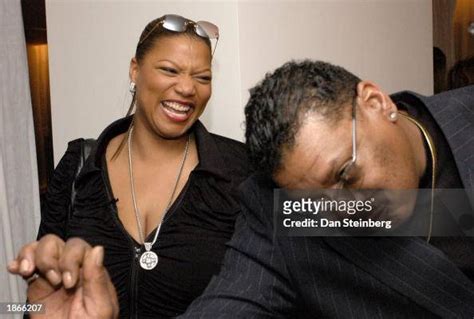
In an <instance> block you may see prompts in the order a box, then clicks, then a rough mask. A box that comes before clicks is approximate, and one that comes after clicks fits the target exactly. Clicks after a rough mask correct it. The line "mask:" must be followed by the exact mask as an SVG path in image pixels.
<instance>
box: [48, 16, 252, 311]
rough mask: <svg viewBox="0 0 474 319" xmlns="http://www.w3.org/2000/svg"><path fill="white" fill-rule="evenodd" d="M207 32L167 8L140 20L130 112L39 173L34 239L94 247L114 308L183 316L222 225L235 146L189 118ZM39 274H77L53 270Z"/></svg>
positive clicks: (202, 87)
mask: <svg viewBox="0 0 474 319" xmlns="http://www.w3.org/2000/svg"><path fill="white" fill-rule="evenodd" d="M217 35H218V33H217V27H216V26H214V25H212V24H211V23H208V22H197V23H195V22H193V21H191V20H188V19H185V18H183V17H180V16H176V15H165V16H163V17H161V18H159V19H156V20H154V21H152V22H150V23H149V24H148V25H147V26H146V28H145V29H144V31H143V32H142V34H141V36H140V40H139V42H138V45H137V50H136V54H135V57H133V58H132V60H131V62H130V72H129V75H130V80H131V86H130V91H131V93H132V95H133V101H132V106H131V108H133V105H136V111H135V113H134V114H133V115H132V116H128V117H126V118H123V119H120V120H118V121H116V122H114V123H112V124H111V125H110V126H109V127H107V128H106V129H105V130H104V131H103V132H102V134H101V135H100V137H99V138H98V140H97V143H96V144H95V145H94V146H93V148H92V151H91V154H90V156H89V157H88V159H87V160H86V162H85V163H84V166H83V167H82V169H81V170H80V173H79V174H78V176H77V178H75V175H76V174H77V170H78V165H79V164H78V163H79V162H80V157H81V145H82V140H76V141H73V142H71V143H69V147H68V150H67V151H66V154H65V155H64V156H63V158H62V159H61V161H60V163H59V164H58V167H57V168H56V170H55V172H54V176H53V178H52V180H51V182H50V187H49V190H48V194H47V196H46V201H45V205H44V207H43V209H42V220H41V226H40V230H39V237H41V236H43V235H45V234H47V233H54V234H57V235H58V236H60V237H61V238H63V239H67V238H70V237H81V238H83V239H85V240H86V241H87V242H89V243H90V244H91V245H101V246H103V247H104V248H105V260H104V265H105V266H106V268H107V270H108V272H109V274H110V276H111V278H112V281H113V283H114V286H115V288H116V290H117V293H118V298H119V303H120V317H133V318H135V317H139V318H146V317H153V318H157V317H171V316H176V315H178V314H180V313H183V312H184V311H185V310H186V308H187V306H188V305H189V304H190V303H191V301H192V300H193V299H194V298H196V297H197V296H198V295H200V294H201V293H202V291H203V290H204V288H205V287H206V285H207V284H208V282H209V280H210V279H211V277H212V276H213V275H214V274H216V273H217V272H218V271H219V269H220V266H221V261H222V258H223V256H224V252H225V243H226V242H227V241H228V240H229V239H230V237H231V235H232V233H233V228H234V221H235V218H236V216H237V214H238V213H239V209H240V208H239V206H238V203H237V200H236V196H237V191H236V188H237V186H238V185H239V184H240V182H241V181H243V179H244V178H245V177H246V176H247V175H248V174H249V166H248V163H247V156H246V150H245V148H244V146H243V144H241V143H240V142H236V141H233V140H230V139H227V138H225V137H221V136H217V135H214V134H210V133H208V132H207V131H206V129H205V128H204V126H203V125H202V124H201V123H200V122H199V120H198V119H199V116H200V115H201V114H202V112H203V111H204V109H205V107H206V104H207V102H208V100H209V98H210V96H211V83H212V71H211V62H212V52H211V43H210V38H216V37H217ZM131 111H132V110H130V111H129V114H130V113H131ZM73 181H74V190H75V196H74V199H73V204H72V209H71V214H70V216H69V217H68V214H67V211H68V206H69V205H70V203H71V188H72V183H73ZM47 277H48V279H49V280H50V281H51V282H57V283H58V284H59V283H60V282H61V281H62V282H63V284H64V286H66V287H68V286H72V285H73V284H74V283H75V282H76V281H77V278H73V277H72V276H71V274H63V275H62V277H61V275H60V274H59V273H58V272H55V271H54V270H52V271H50V272H48V273H47Z"/></svg>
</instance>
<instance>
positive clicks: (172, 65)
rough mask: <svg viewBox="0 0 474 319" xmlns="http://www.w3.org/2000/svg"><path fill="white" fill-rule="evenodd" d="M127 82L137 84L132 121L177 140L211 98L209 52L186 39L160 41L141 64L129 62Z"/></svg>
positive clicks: (192, 39) (201, 43) (178, 36)
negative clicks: (141, 122) (135, 110)
mask: <svg viewBox="0 0 474 319" xmlns="http://www.w3.org/2000/svg"><path fill="white" fill-rule="evenodd" d="M130 78H131V80H132V81H133V82H135V83H136V103H137V112H136V116H137V117H138V118H136V119H135V120H140V121H143V123H144V124H145V126H148V127H149V128H151V129H152V130H153V131H154V132H155V133H156V134H158V135H159V136H161V137H163V138H166V139H174V138H179V137H180V136H182V135H184V134H185V133H186V132H187V131H188V129H189V128H190V127H191V126H192V125H193V124H194V123H195V122H196V120H197V119H198V118H199V116H200V115H201V114H202V112H203V111H204V109H205V108H206V104H207V102H208V101H209V98H210V97H211V92H212V73H211V51H210V48H209V46H208V45H207V44H206V43H205V42H204V41H202V40H200V39H198V38H194V37H190V36H189V35H184V34H182V35H176V36H165V37H162V38H160V39H158V40H156V41H155V43H154V45H153V47H152V48H151V49H150V50H149V51H148V52H147V53H146V54H145V56H144V57H143V59H142V60H141V61H137V60H136V59H135V58H133V59H132V61H131V63H130Z"/></svg>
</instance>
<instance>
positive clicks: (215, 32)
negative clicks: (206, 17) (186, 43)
mask: <svg viewBox="0 0 474 319" xmlns="http://www.w3.org/2000/svg"><path fill="white" fill-rule="evenodd" d="M196 33H197V34H198V35H199V36H201V37H206V38H210V39H217V38H219V28H218V27H217V26H216V25H215V24H212V23H210V22H207V21H198V22H196Z"/></svg>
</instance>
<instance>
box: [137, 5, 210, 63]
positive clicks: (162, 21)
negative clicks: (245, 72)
mask: <svg viewBox="0 0 474 319" xmlns="http://www.w3.org/2000/svg"><path fill="white" fill-rule="evenodd" d="M167 17H168V18H171V17H177V18H181V19H183V20H184V22H183V23H184V25H183V27H184V30H183V31H176V30H172V29H168V28H167V27H165V26H164V24H165V22H166V21H165V20H166V18H167ZM201 22H203V23H206V24H207V23H209V24H211V25H213V26H214V27H216V34H214V35H209V34H208V32H207V31H206V29H205V28H204V27H203V26H202V25H200V24H199V23H201ZM188 25H192V26H193V28H194V33H195V34H196V35H197V36H199V37H201V38H208V39H209V40H211V39H216V45H215V46H214V49H213V50H212V53H211V58H212V57H214V53H215V52H216V49H217V43H218V42H219V27H218V26H217V25H215V24H214V23H212V22H209V21H197V22H194V21H193V20H191V19H188V18H185V17H183V16H180V15H177V14H165V15H164V16H163V17H161V18H159V21H157V22H156V23H155V25H154V26H153V27H152V28H151V30H150V31H149V32H148V33H147V34H146V35H145V36H144V37H143V39H141V40H140V41H139V42H138V44H137V48H138V47H140V45H142V44H143V42H145V40H146V39H147V38H148V37H149V36H150V35H151V34H152V33H153V32H154V31H155V30H156V28H157V27H158V26H161V27H162V28H164V29H165V30H168V31H171V32H177V33H183V32H186V30H187V29H188ZM197 27H201V29H203V31H204V32H205V33H206V35H207V36H206V37H205V36H202V35H200V34H199V33H198V32H197Z"/></svg>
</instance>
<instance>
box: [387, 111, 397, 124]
mask: <svg viewBox="0 0 474 319" xmlns="http://www.w3.org/2000/svg"><path fill="white" fill-rule="evenodd" d="M388 118H389V120H390V122H395V121H396V120H398V113H397V111H393V112H390V114H389V115H388Z"/></svg>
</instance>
